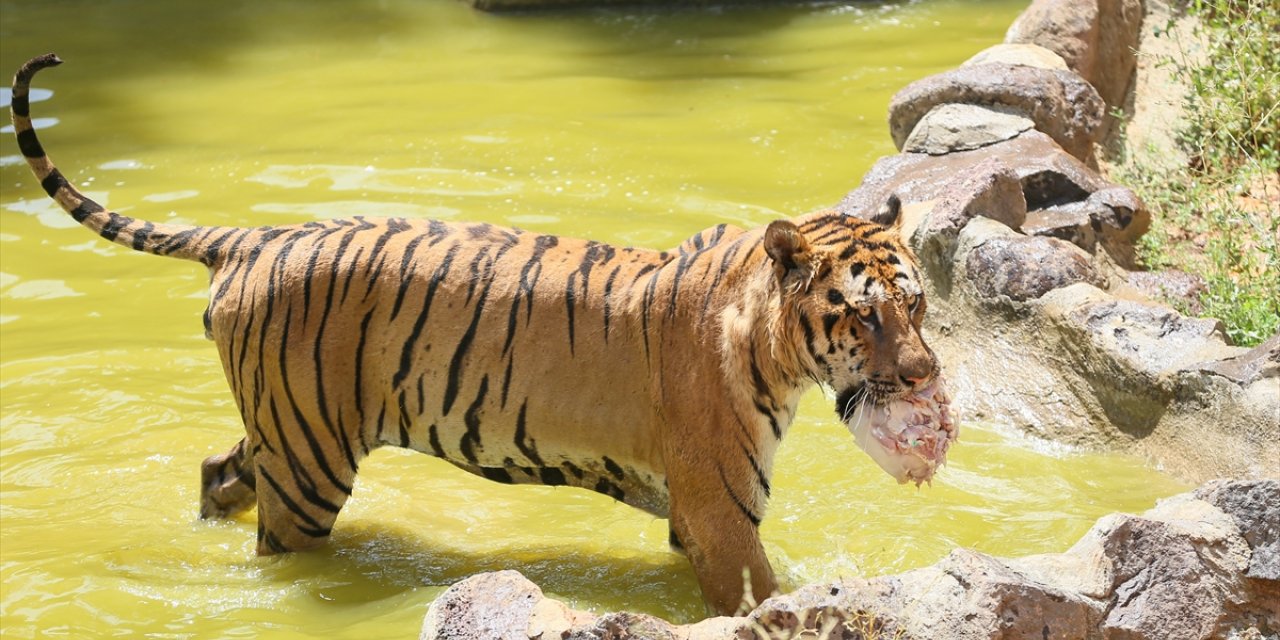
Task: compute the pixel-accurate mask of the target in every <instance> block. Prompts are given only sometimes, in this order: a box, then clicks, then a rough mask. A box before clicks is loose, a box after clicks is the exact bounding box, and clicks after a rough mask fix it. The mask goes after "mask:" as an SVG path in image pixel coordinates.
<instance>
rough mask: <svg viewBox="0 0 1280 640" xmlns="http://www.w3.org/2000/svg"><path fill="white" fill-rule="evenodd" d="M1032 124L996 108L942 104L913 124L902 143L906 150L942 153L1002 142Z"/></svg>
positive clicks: (1025, 119) (933, 153)
mask: <svg viewBox="0 0 1280 640" xmlns="http://www.w3.org/2000/svg"><path fill="white" fill-rule="evenodd" d="M1033 126H1035V123H1034V122H1032V121H1031V120H1030V119H1028V118H1025V117H1023V116H1021V115H1018V114H1016V113H1011V112H1009V111H1008V110H1003V109H999V108H989V107H979V106H976V105H969V104H942V105H938V106H936V107H934V108H933V109H931V110H929V113H927V114H925V116H924V117H923V118H921V119H920V121H919V122H917V123H916V126H915V128H914V129H912V130H911V135H910V136H908V137H907V141H906V142H905V143H903V146H902V150H903V151H905V152H908V153H928V154H930V155H942V154H946V153H951V152H952V151H968V150H970V149H978V148H981V147H985V146H988V145H992V144H995V143H997V142H1003V141H1005V140H1008V139H1010V138H1013V137H1015V136H1017V135H1018V134H1020V133H1022V132H1023V131H1026V130H1027V129H1030V128H1032V127H1033Z"/></svg>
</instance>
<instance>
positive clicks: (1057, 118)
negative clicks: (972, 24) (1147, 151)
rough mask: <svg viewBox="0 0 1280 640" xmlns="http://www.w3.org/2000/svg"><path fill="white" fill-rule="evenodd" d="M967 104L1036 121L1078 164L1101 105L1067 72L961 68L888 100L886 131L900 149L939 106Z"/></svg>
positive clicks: (1086, 153) (1087, 154)
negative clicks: (926, 115) (921, 122)
mask: <svg viewBox="0 0 1280 640" xmlns="http://www.w3.org/2000/svg"><path fill="white" fill-rule="evenodd" d="M948 103H951V104H967V105H976V106H980V107H989V108H993V109H1000V110H1003V111H1006V112H1009V113H1016V114H1020V115H1022V116H1025V117H1026V118H1028V119H1030V120H1031V121H1032V122H1034V123H1035V126H1036V129H1038V130H1040V131H1043V132H1044V133H1046V134H1048V135H1049V136H1050V137H1052V138H1053V139H1054V141H1056V142H1057V143H1058V144H1059V145H1061V146H1062V148H1063V149H1065V150H1066V151H1067V152H1068V153H1070V154H1071V155H1073V156H1075V157H1076V158H1079V159H1081V160H1085V161H1089V160H1091V158H1092V157H1093V143H1094V141H1095V140H1096V139H1097V136H1098V135H1099V133H1100V127H1101V125H1102V117H1103V102H1102V100H1101V99H1100V98H1099V97H1098V93H1097V91H1095V90H1094V88H1093V87H1092V86H1090V85H1089V83H1088V82H1085V81H1084V80H1083V79H1082V78H1081V77H1080V76H1078V75H1076V74H1074V73H1072V72H1070V71H1060V70H1056V69H1041V68H1037V67H1028V66H1023V65H1014V64H1002V63H992V64H983V65H978V66H973V67H962V68H960V69H954V70H952V71H946V72H943V73H939V74H937V75H933V76H929V77H927V78H924V79H922V80H917V81H915V82H913V83H911V84H909V85H907V86H906V87H905V88H903V89H902V90H901V91H899V92H898V93H897V94H895V95H894V96H893V99H892V100H891V101H890V102H889V133H890V135H892V136H893V142H894V144H895V145H897V147H898V148H899V149H902V148H903V145H904V144H905V143H906V141H907V137H908V136H910V135H911V132H912V130H913V129H915V127H916V124H917V123H918V122H919V121H920V119H921V118H923V117H924V116H925V114H927V113H929V111H930V110H931V109H933V108H934V107H936V106H938V105H942V104H948Z"/></svg>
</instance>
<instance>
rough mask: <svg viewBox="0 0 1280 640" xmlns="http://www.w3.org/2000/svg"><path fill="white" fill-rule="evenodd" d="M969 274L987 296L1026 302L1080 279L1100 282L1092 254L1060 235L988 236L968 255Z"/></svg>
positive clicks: (977, 287)
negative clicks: (1090, 258) (1044, 236)
mask: <svg viewBox="0 0 1280 640" xmlns="http://www.w3.org/2000/svg"><path fill="white" fill-rule="evenodd" d="M965 275H966V276H967V278H968V280H969V282H970V284H971V285H972V286H973V288H974V290H975V291H976V292H977V294H978V295H979V296H981V297H983V298H996V297H999V296H1007V297H1008V298H1009V299H1011V300H1016V301H1018V302H1024V301H1026V300H1032V299H1035V298H1039V297H1040V296H1042V295H1044V294H1046V293H1048V292H1050V291H1052V290H1054V289H1058V288H1060V287H1065V286H1067V285H1070V284H1075V283H1077V282H1088V283H1098V282H1099V280H1100V278H1099V277H1098V273H1097V271H1096V270H1095V269H1094V268H1093V265H1091V264H1090V263H1089V254H1088V253H1086V252H1084V251H1083V250H1081V249H1080V248H1078V247H1076V246H1075V245H1072V244H1071V243H1070V242H1065V241H1063V240H1058V239H1057V238H1041V237H1034V236H1022V235H1013V236H1011V237H1005V238H988V239H985V240H984V241H982V242H981V243H980V244H978V245H977V246H975V247H972V248H971V249H970V250H969V251H968V252H967V254H966V258H965Z"/></svg>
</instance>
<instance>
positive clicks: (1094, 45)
mask: <svg viewBox="0 0 1280 640" xmlns="http://www.w3.org/2000/svg"><path fill="white" fill-rule="evenodd" d="M1142 5H1143V3H1142V0H1033V2H1032V3H1031V6H1029V7H1027V9H1026V11H1023V12H1022V15H1020V16H1018V19H1017V20H1015V21H1014V23H1013V24H1012V25H1011V26H1010V27H1009V31H1008V33H1006V34H1005V42H1006V43H1011V44H1035V45H1039V46H1041V47H1044V48H1046V49H1049V50H1050V51H1053V52H1054V53H1057V54H1058V55H1060V56H1062V59H1063V60H1064V61H1065V62H1066V64H1067V66H1068V67H1069V68H1070V69H1071V70H1072V71H1075V72H1076V73H1078V74H1080V76H1081V77H1083V78H1084V79H1085V80H1087V81H1088V82H1089V83H1090V84H1092V85H1093V87H1094V88H1095V89H1097V90H1098V94H1099V95H1100V96H1101V97H1102V99H1103V100H1104V101H1105V102H1106V104H1107V105H1108V106H1110V107H1112V108H1119V107H1123V106H1124V104H1125V98H1126V96H1127V94H1128V90H1129V88H1130V86H1131V84H1132V80H1133V74H1134V69H1135V67H1136V66H1137V54H1136V51H1137V50H1138V39H1139V34H1140V30H1141V27H1142V18H1143V6H1142Z"/></svg>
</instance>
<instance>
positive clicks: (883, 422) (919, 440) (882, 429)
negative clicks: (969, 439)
mask: <svg viewBox="0 0 1280 640" xmlns="http://www.w3.org/2000/svg"><path fill="white" fill-rule="evenodd" d="M845 426H847V427H849V431H850V432H851V433H853V437H854V441H855V442H857V443H858V446H859V447H860V448H861V449H862V450H863V451H865V452H867V455H869V456H871V459H872V460H875V462H876V464H878V465H880V468H881V469H884V470H885V472H886V473H888V474H889V475H891V476H893V477H894V479H895V480H897V481H898V483H899V484H902V483H906V482H908V481H913V482H915V483H916V486H920V483H922V482H928V481H930V480H931V479H932V478H933V474H934V472H935V471H936V470H937V469H938V465H941V464H945V463H946V461H947V449H949V448H950V447H951V443H952V442H954V441H955V440H956V439H957V438H958V437H959V435H960V430H959V426H958V425H956V423H955V420H954V419H953V418H952V416H951V396H950V395H949V394H948V393H947V389H946V384H945V383H944V382H943V380H942V377H941V376H939V377H938V378H937V380H935V381H934V382H933V384H930V385H929V386H928V387H925V388H924V389H921V390H920V391H918V392H916V393H915V394H913V395H911V396H908V397H906V398H903V399H901V400H894V401H892V402H889V403H886V404H880V405H877V404H871V403H866V404H864V405H862V406H859V407H858V409H857V410H855V411H854V412H853V415H852V416H850V417H849V420H848V422H847V423H846V425H845Z"/></svg>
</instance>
